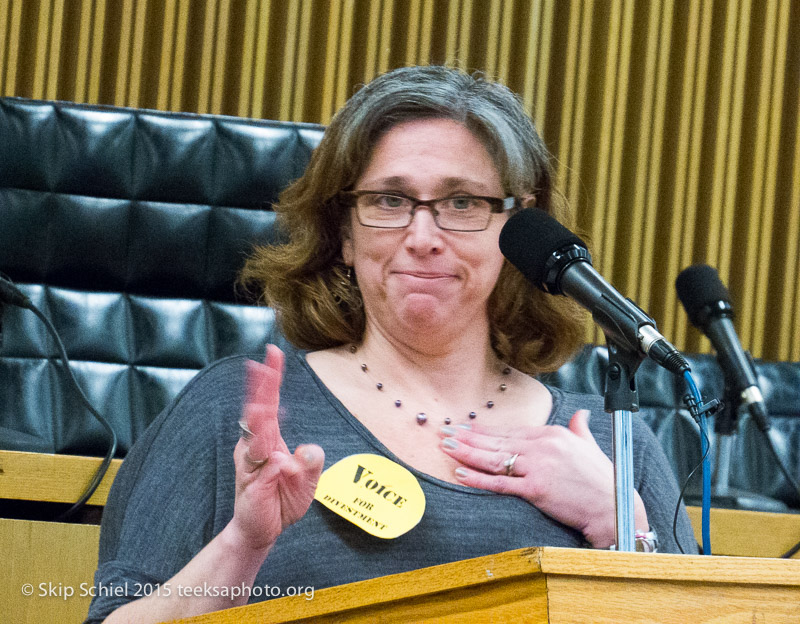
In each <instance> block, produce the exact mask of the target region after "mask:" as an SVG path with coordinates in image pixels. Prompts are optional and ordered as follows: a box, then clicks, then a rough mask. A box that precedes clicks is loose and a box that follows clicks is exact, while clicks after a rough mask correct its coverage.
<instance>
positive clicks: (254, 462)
mask: <svg viewBox="0 0 800 624" xmlns="http://www.w3.org/2000/svg"><path fill="white" fill-rule="evenodd" d="M244 460H245V461H246V462H247V464H248V465H249V466H251V467H252V468H261V466H266V465H267V462H269V457H266V458H264V459H253V458H252V457H250V451H247V452H246V453H245V454H244Z"/></svg>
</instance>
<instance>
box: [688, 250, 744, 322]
mask: <svg viewBox="0 0 800 624" xmlns="http://www.w3.org/2000/svg"><path fill="white" fill-rule="evenodd" d="M675 288H676V290H677V291H678V299H680V300H681V303H682V304H683V307H684V308H686V313H687V314H688V315H689V320H690V321H691V323H692V325H694V326H695V327H697V328H698V329H704V328H705V326H706V324H707V323H708V321H709V319H710V318H712V317H714V316H717V317H719V316H725V317H729V318H732V317H733V306H732V305H731V296H730V293H729V292H728V289H727V288H725V286H724V284H723V283H722V281H721V280H720V279H719V274H718V273H717V270H716V269H714V268H713V267H710V266H708V265H707V264H695V265H692V266H690V267H688V268H686V269H684V270H683V271H681V273H680V275H678V279H677V280H675Z"/></svg>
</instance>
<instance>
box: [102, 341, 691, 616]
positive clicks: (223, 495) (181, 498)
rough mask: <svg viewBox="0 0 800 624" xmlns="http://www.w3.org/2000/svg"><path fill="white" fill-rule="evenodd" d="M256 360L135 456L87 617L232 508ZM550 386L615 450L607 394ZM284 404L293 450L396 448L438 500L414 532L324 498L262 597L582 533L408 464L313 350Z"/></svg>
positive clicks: (221, 381)
mask: <svg viewBox="0 0 800 624" xmlns="http://www.w3.org/2000/svg"><path fill="white" fill-rule="evenodd" d="M244 361H245V358H244V357H234V358H227V359H225V360H221V361H219V362H217V363H215V364H212V365H211V366H209V367H208V368H206V369H205V370H203V371H201V372H200V373H199V374H198V375H197V376H196V377H195V378H194V379H193V380H192V381H191V382H190V383H189V384H188V385H187V386H186V388H184V390H183V391H182V392H181V393H180V395H179V396H178V397H177V398H176V399H175V401H174V402H173V403H172V405H171V406H170V407H169V408H168V409H167V410H165V412H164V413H162V414H161V415H160V416H159V417H158V418H157V419H156V420H155V421H154V422H153V423H152V424H151V425H150V427H149V428H148V429H147V431H146V432H145V433H144V434H143V435H142V436H141V437H140V438H139V439H138V440H137V442H136V444H135V445H134V446H133V448H132V449H131V451H130V453H129V454H128V456H127V457H126V459H125V461H124V462H123V465H122V467H121V469H120V471H119V473H118V474H117V477H116V479H115V481H114V485H113V487H112V489H111V493H110V494H109V498H108V502H107V504H106V507H105V511H104V513H103V522H102V529H101V536H100V556H99V566H98V570H97V572H96V574H95V592H96V597H95V598H94V600H93V601H92V605H91V608H90V610H89V616H88V620H87V621H88V622H96V621H101V620H102V619H103V618H104V617H106V616H107V615H108V614H109V613H111V612H112V611H113V610H114V609H116V608H117V607H119V606H121V605H122V604H124V603H125V602H127V601H130V600H134V599H136V598H138V597H141V596H143V595H146V594H147V593H148V592H149V591H152V589H153V587H154V586H155V585H158V584H163V583H165V582H166V581H168V580H169V579H170V578H171V577H172V576H174V575H175V574H176V573H177V572H178V571H179V570H181V568H183V567H184V566H185V565H186V564H187V563H188V562H189V560H191V559H192V558H193V557H194V556H195V555H196V554H197V553H198V552H199V551H200V550H201V549H202V548H203V546H204V545H205V544H207V543H208V542H209V541H210V540H211V539H212V538H213V537H214V536H215V535H216V534H217V533H219V532H220V531H221V530H222V529H223V528H224V527H225V525H226V524H227V523H228V522H229V521H230V519H231V518H232V516H233V503H234V476H235V475H234V465H233V448H234V446H235V445H236V442H237V440H238V435H239V430H238V424H237V423H238V419H239V418H240V416H241V410H242V403H243V399H244ZM549 390H550V392H551V393H552V395H553V410H552V413H551V415H550V418H549V420H548V424H550V425H561V426H566V425H567V423H568V422H569V419H570V418H571V416H572V415H573V414H574V413H575V411H577V410H578V409H580V408H586V409H590V410H591V412H592V416H591V419H590V428H591V430H592V433H593V435H594V436H595V439H596V440H597V443H598V444H599V445H600V447H601V448H602V449H603V451H604V452H605V453H606V454H607V455H609V456H610V455H611V444H612V434H611V416H610V415H608V414H606V413H605V412H604V411H603V400H602V397H599V396H593V395H584V394H576V393H570V392H564V391H562V390H559V389H556V388H549ZM281 409H282V412H283V416H282V419H281V422H280V428H281V434H282V435H283V437H284V439H285V440H286V444H287V445H288V447H289V449H291V450H293V449H294V448H295V447H296V446H297V445H298V444H301V443H310V442H313V443H316V444H319V445H320V446H322V447H323V449H324V450H325V467H326V468H327V467H329V466H330V465H332V464H333V463H335V462H337V461H338V460H340V459H342V458H343V457H347V456H349V455H353V454H357V453H377V454H381V455H384V456H386V457H388V458H390V459H392V460H394V461H396V462H398V463H399V464H401V465H403V466H405V467H406V468H407V469H409V470H410V471H411V472H412V473H413V474H414V475H415V476H416V478H417V479H418V480H419V483H420V485H421V487H422V490H423V492H424V493H425V498H426V510H425V514H424V516H423V518H422V520H421V521H420V523H419V524H418V525H417V526H416V527H415V528H413V529H412V530H411V531H409V532H408V533H406V534H404V535H402V536H400V537H398V538H396V539H392V540H384V539H380V538H377V537H373V536H371V535H369V534H368V533H366V532H364V531H363V530H361V529H359V528H358V527H356V526H355V525H353V524H351V523H350V522H348V521H347V520H345V519H343V518H341V517H340V516H338V515H336V514H335V513H334V512H332V511H330V510H329V509H327V508H325V507H324V506H322V505H321V504H320V503H318V502H317V501H314V502H312V504H311V507H310V508H309V510H308V513H306V515H305V516H304V517H303V518H302V519H301V520H300V521H299V522H298V523H297V524H295V525H293V526H291V527H289V528H287V529H286V530H285V531H284V532H283V533H282V534H281V536H280V537H279V538H278V541H277V543H276V544H275V546H274V547H273V549H272V550H271V551H270V554H269V556H268V557H267V559H266V561H265V563H264V565H263V566H262V568H261V570H260V571H259V573H258V575H257V577H256V580H255V583H254V586H253V587H254V588H264V587H265V586H268V587H269V589H258V590H256V591H258V592H259V594H260V595H256V591H253V593H252V594H249V595H251V602H254V601H258V600H265V599H268V598H272V597H279V596H283V595H287V594H289V595H291V594H292V593H304V590H305V591H306V592H307V590H308V589H309V588H314V589H321V588H323V587H328V586H332V585H340V584H342V583H350V582H353V581H359V580H363V579H367V578H373V577H377V576H383V575H387V574H394V573H398V572H405V571H408V570H414V569H418V568H422V567H427V566H432V565H437V564H441V563H448V562H452V561H458V560H461V559H468V558H471V557H478V556H482V555H488V554H493V553H498V552H503V551H506V550H511V549H515V548H523V547H529V546H563V547H581V546H582V545H583V536H582V535H581V534H580V532H578V531H575V530H573V529H571V528H569V527H566V526H564V525H562V524H561V523H559V522H557V521H555V520H553V519H552V518H550V517H548V516H546V515H544V514H543V513H541V512H540V511H539V510H538V509H537V508H536V507H534V506H533V505H531V504H530V503H528V502H526V501H524V500H522V499H521V498H517V497H515V496H505V495H500V494H495V493H492V492H488V491H484V490H477V489H473V488H469V487H465V486H462V485H457V484H453V483H448V482H446V481H442V480H440V479H436V478H434V477H431V476H429V475H427V474H425V473H422V472H420V471H418V470H415V469H414V468H413V467H411V466H408V465H407V464H405V463H404V462H402V461H401V460H400V459H398V458H397V457H396V456H395V455H394V454H393V453H392V452H391V451H389V450H388V449H387V448H386V447H385V446H384V445H383V444H382V443H381V442H380V441H378V440H377V439H376V438H375V436H373V435H372V434H371V433H370V431H369V430H368V429H366V428H365V427H364V426H363V425H362V424H361V423H360V422H359V421H358V420H357V419H356V418H354V417H353V416H352V414H350V413H349V412H348V411H347V410H346V409H345V407H344V406H343V405H342V404H341V403H340V402H339V401H338V399H336V397H335V396H333V394H331V392H330V391H329V390H328V389H327V387H326V386H325V385H324V384H323V383H322V382H321V381H320V379H319V378H318V377H317V376H316V374H315V373H314V372H313V371H312V370H311V368H310V367H309V366H308V364H307V363H306V361H305V354H304V353H303V352H301V351H295V350H287V353H286V370H285V374H284V381H283V385H282V387H281ZM633 436H634V446H633V449H634V482H635V487H636V489H637V491H638V492H639V494H640V495H641V497H642V499H643V501H644V504H645V507H646V509H647V514H648V519H649V522H650V525H651V527H653V528H654V529H655V530H656V531H657V532H658V535H659V540H660V544H661V548H660V550H661V551H663V552H678V547H677V545H676V543H675V540H674V539H673V536H672V519H673V516H674V514H675V506H676V504H677V502H678V488H677V485H676V483H675V479H674V476H673V473H672V470H671V468H670V466H669V464H668V462H667V460H666V458H665V456H664V453H663V452H662V450H661V447H660V445H659V442H658V441H657V439H656V438H655V436H654V435H653V433H652V432H651V431H650V429H649V428H648V427H647V425H646V424H644V423H643V422H642V421H641V420H639V419H638V418H635V419H634V425H633ZM677 534H678V537H679V539H680V542H681V546H682V547H683V549H684V550H685V551H686V552H687V553H692V554H694V553H696V552H697V543H696V541H695V538H694V534H693V532H692V528H691V525H690V523H689V519H688V517H687V515H686V511H685V510H684V509H683V508H681V510H680V512H679V514H678V525H677ZM120 588H122V589H120ZM223 591H224V590H223ZM312 591H313V590H312ZM118 593H123V595H117V594H118Z"/></svg>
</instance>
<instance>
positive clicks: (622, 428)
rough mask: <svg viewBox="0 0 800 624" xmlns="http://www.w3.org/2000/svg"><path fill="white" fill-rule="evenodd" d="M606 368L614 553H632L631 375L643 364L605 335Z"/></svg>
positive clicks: (634, 394)
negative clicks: (611, 427)
mask: <svg viewBox="0 0 800 624" xmlns="http://www.w3.org/2000/svg"><path fill="white" fill-rule="evenodd" d="M606 343H607V345H608V368H607V369H606V388H605V410H606V412H608V413H609V414H612V413H613V415H614V420H613V430H612V434H613V438H614V446H613V452H612V458H611V459H612V461H613V463H614V504H615V508H616V518H615V528H616V549H617V550H618V551H623V552H635V550H636V542H635V539H634V537H635V531H636V527H635V526H634V513H633V500H634V498H633V492H634V487H633V412H638V411H639V394H638V391H637V390H636V380H635V377H634V376H635V374H636V370H637V369H638V368H639V365H640V364H641V363H642V360H644V357H645V356H644V354H643V353H641V352H639V351H636V352H634V351H629V350H627V349H624V348H622V347H620V346H619V345H618V344H616V343H615V342H614V341H613V340H611V339H609V337H608V335H606Z"/></svg>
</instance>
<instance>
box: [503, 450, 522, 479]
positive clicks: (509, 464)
mask: <svg viewBox="0 0 800 624" xmlns="http://www.w3.org/2000/svg"><path fill="white" fill-rule="evenodd" d="M517 457H519V453H514V454H513V455H512V456H511V457H509V458H508V459H507V460H505V461H504V462H503V466H504V467H505V469H506V476H507V477H512V476H514V464H515V463H517Z"/></svg>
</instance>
